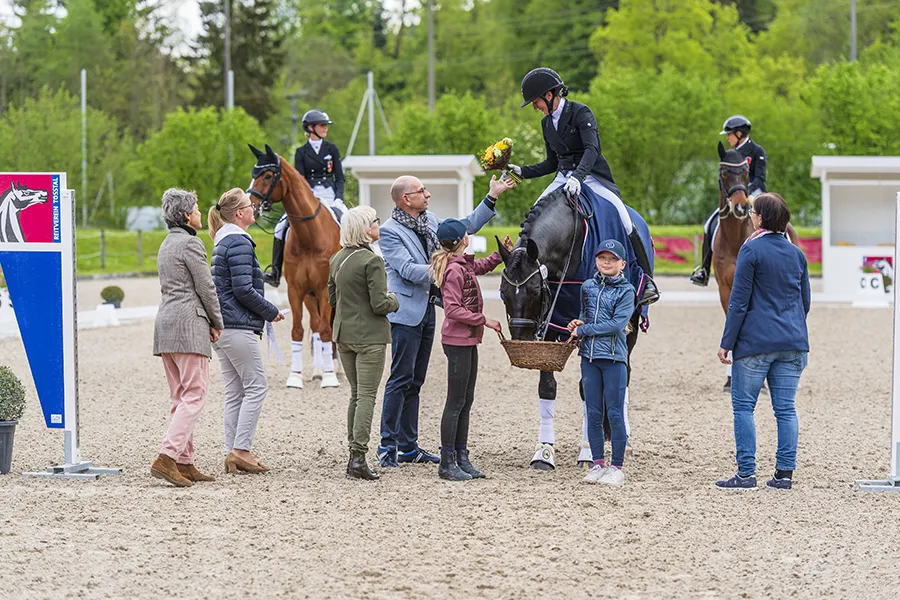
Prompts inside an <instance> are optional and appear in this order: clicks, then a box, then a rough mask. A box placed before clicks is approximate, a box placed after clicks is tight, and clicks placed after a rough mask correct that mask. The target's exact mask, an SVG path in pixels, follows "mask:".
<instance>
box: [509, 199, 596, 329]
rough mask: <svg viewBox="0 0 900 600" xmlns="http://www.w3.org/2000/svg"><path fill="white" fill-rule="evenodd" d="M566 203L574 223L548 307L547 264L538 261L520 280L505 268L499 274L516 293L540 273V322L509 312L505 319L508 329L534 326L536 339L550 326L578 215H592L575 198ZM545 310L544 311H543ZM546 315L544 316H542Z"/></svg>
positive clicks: (569, 255)
mask: <svg viewBox="0 0 900 600" xmlns="http://www.w3.org/2000/svg"><path fill="white" fill-rule="evenodd" d="M567 204H568V205H569V206H570V207H571V208H572V214H573V215H574V223H573V225H572V244H571V246H569V253H568V255H566V264H565V266H564V267H563V270H562V274H561V277H560V282H559V284H558V285H557V286H556V293H555V294H554V295H553V302H551V303H550V308H549V310H547V300H548V297H549V296H550V284H549V275H548V272H547V265H545V264H543V263H541V262H538V268H537V270H535V271H533V272H532V273H531V274H530V275H529V276H528V277H526V278H525V279H523V280H522V281H520V282H515V281H513V280H511V279H510V278H509V277H507V276H506V270H505V269H504V271H503V272H501V273H500V276H501V277H502V278H503V279H504V280H505V281H506V282H507V283H509V284H510V285H511V286H513V287H515V288H516V293H518V291H519V288H520V287H521V286H523V285H525V283H526V282H527V281H529V280H530V279H531V278H532V277H534V276H535V275H536V274H538V273H540V274H541V315H542V317H541V322H540V324H539V323H538V321H537V320H536V319H522V318H518V317H513V318H510V316H509V314H507V315H506V321H507V324H508V325H509V327H510V329H512V328H513V327H518V328H523V327H535V328H537V330H538V331H537V339H538V340H540V341H543V340H544V338H545V337H546V335H547V329H548V328H549V327H550V320H551V319H552V318H553V311H554V309H555V308H556V301H557V300H558V299H559V293H560V292H561V291H562V286H563V280H564V279H565V278H566V275H567V274H568V273H569V264H570V263H571V262H572V254H573V253H574V252H575V240H576V238H577V237H578V217H579V216H581V217H583V218H585V219H587V218H590V217H591V216H593V215H592V214H587V213H585V212H584V210H583V209H582V208H581V205H580V203H579V202H578V201H577V199H576V200H574V204H573V200H572V199H571V198H570V199H567ZM518 250H525V248H523V247H519V248H516V249H515V250H513V252H516V251H518ZM545 311H546V312H545ZM544 315H546V316H544Z"/></svg>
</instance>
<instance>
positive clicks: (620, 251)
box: [594, 239, 627, 260]
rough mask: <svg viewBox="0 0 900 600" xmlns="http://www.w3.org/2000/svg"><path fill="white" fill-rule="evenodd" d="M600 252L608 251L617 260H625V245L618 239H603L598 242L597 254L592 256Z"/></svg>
mask: <svg viewBox="0 0 900 600" xmlns="http://www.w3.org/2000/svg"><path fill="white" fill-rule="evenodd" d="M601 252H609V253H611V254H615V256H616V258H618V259H619V260H627V259H626V258H625V256H626V254H625V246H623V245H622V242H620V241H619V240H613V239H609V240H605V241H603V242H600V247H599V248H598V249H597V254H594V258H596V257H597V255H598V254H600V253H601Z"/></svg>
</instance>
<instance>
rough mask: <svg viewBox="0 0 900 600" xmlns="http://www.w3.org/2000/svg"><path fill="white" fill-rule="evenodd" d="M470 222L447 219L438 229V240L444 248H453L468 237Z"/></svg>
mask: <svg viewBox="0 0 900 600" xmlns="http://www.w3.org/2000/svg"><path fill="white" fill-rule="evenodd" d="M468 229H469V222H468V221H467V220H465V219H445V220H444V221H442V222H441V224H440V225H439V226H438V229H437V239H438V241H439V242H440V243H441V245H442V246H449V247H450V248H452V247H453V246H456V245H457V244H458V243H459V241H460V240H461V239H463V238H464V237H466V233H467V232H468Z"/></svg>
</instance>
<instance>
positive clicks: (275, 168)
mask: <svg viewBox="0 0 900 600" xmlns="http://www.w3.org/2000/svg"><path fill="white" fill-rule="evenodd" d="M267 171H271V172H272V173H274V174H275V175H274V176H273V177H272V183H271V185H269V189H268V190H266V193H265V194H263V193H262V192H259V191H257V190H255V189H253V185H252V183H251V185H250V187H249V188H247V193H248V194H250V195H251V196H256V197H257V198H259V200H260V202H259V207H260V208H261V209H262V210H264V211H266V212H268V211H270V210H272V193H273V192H274V191H275V187H276V186H277V185H278V182H279V181H281V157H280V156H279V157H278V162H277V163H275V164H268V165H256V166H255V167H253V172H252V173H251V175H252V176H253V179H254V180H256V178H257V177H259V176H260V175H262V174H263V173H265V172H267ZM316 200H318V202H319V204H318V206H316V210H315V212H313V214H311V215H306V216H302V215H292V214H291V213H289V212H288V211H287V210H285V211H284V214H286V215H287V217H288V220H291V221H296V222H302V221H311V220H312V219H315V218H316V217H318V216H319V213H320V212H322V201H321V200H319V199H318V198H316ZM283 204H284V203H282V205H283Z"/></svg>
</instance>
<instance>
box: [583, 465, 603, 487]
mask: <svg viewBox="0 0 900 600" xmlns="http://www.w3.org/2000/svg"><path fill="white" fill-rule="evenodd" d="M605 474H606V467H601V466H600V465H598V464H594V465H592V466H591V468H590V470H589V471H588V472H587V475H585V476H584V479H583V480H582V481H584V482H585V483H597V482H598V481H600V480H601V478H602V477H603V476H604V475H605Z"/></svg>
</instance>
